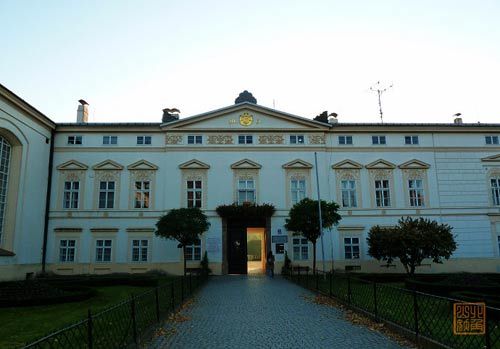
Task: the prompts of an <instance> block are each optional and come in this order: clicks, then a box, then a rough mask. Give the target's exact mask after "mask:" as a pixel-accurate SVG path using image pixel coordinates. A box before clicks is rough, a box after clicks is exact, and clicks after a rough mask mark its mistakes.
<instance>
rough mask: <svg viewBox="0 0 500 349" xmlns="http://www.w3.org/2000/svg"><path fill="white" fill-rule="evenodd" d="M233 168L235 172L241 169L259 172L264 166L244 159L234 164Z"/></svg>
mask: <svg viewBox="0 0 500 349" xmlns="http://www.w3.org/2000/svg"><path fill="white" fill-rule="evenodd" d="M231 168H232V169H233V170H239V169H245V170H249V169H254V170H258V169H260V168H262V165H260V164H258V163H256V162H255V161H252V160H249V159H243V160H240V161H238V162H235V163H234V164H232V165H231Z"/></svg>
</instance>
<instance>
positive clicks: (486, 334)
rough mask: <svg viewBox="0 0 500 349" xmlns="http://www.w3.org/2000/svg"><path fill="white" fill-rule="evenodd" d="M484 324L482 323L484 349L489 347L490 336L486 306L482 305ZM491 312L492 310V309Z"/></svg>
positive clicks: (489, 348)
mask: <svg viewBox="0 0 500 349" xmlns="http://www.w3.org/2000/svg"><path fill="white" fill-rule="evenodd" d="M484 311H485V312H486V314H484V318H485V324H484V341H485V342H486V343H485V345H486V349H491V336H490V327H489V326H488V308H486V306H485V307H484ZM492 312H493V311H492Z"/></svg>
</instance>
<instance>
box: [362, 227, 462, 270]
mask: <svg viewBox="0 0 500 349" xmlns="http://www.w3.org/2000/svg"><path fill="white" fill-rule="evenodd" d="M451 231H452V228H451V227H450V226H449V225H448V224H439V223H438V222H436V221H431V220H429V219H424V218H418V219H413V218H411V217H406V218H401V219H400V220H399V222H398V225H397V226H396V227H392V228H382V227H380V226H378V225H376V226H374V227H372V228H371V229H370V232H369V233H368V239H367V242H368V254H369V255H370V256H372V257H373V258H375V259H377V260H379V261H380V260H383V261H385V262H387V265H389V264H391V263H392V262H393V261H394V259H396V258H398V259H399V261H400V262H401V264H403V267H404V268H405V270H406V273H407V274H408V275H409V276H410V277H413V276H414V275H415V268H416V267H418V266H420V265H422V261H423V260H424V259H426V258H430V259H431V260H432V261H433V262H434V263H443V258H444V259H449V258H450V257H451V255H452V254H453V252H454V251H455V250H456V249H457V244H456V242H455V239H454V237H453V235H452V233H451Z"/></svg>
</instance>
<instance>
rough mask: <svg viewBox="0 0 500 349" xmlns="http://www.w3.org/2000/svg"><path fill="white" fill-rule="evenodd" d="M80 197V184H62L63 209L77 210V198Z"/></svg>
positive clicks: (76, 182)
mask: <svg viewBox="0 0 500 349" xmlns="http://www.w3.org/2000/svg"><path fill="white" fill-rule="evenodd" d="M79 195H80V182H78V181H66V182H64V193H63V208H74V209H76V208H78V197H79Z"/></svg>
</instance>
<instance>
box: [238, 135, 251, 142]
mask: <svg viewBox="0 0 500 349" xmlns="http://www.w3.org/2000/svg"><path fill="white" fill-rule="evenodd" d="M238 144H253V135H238Z"/></svg>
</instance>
